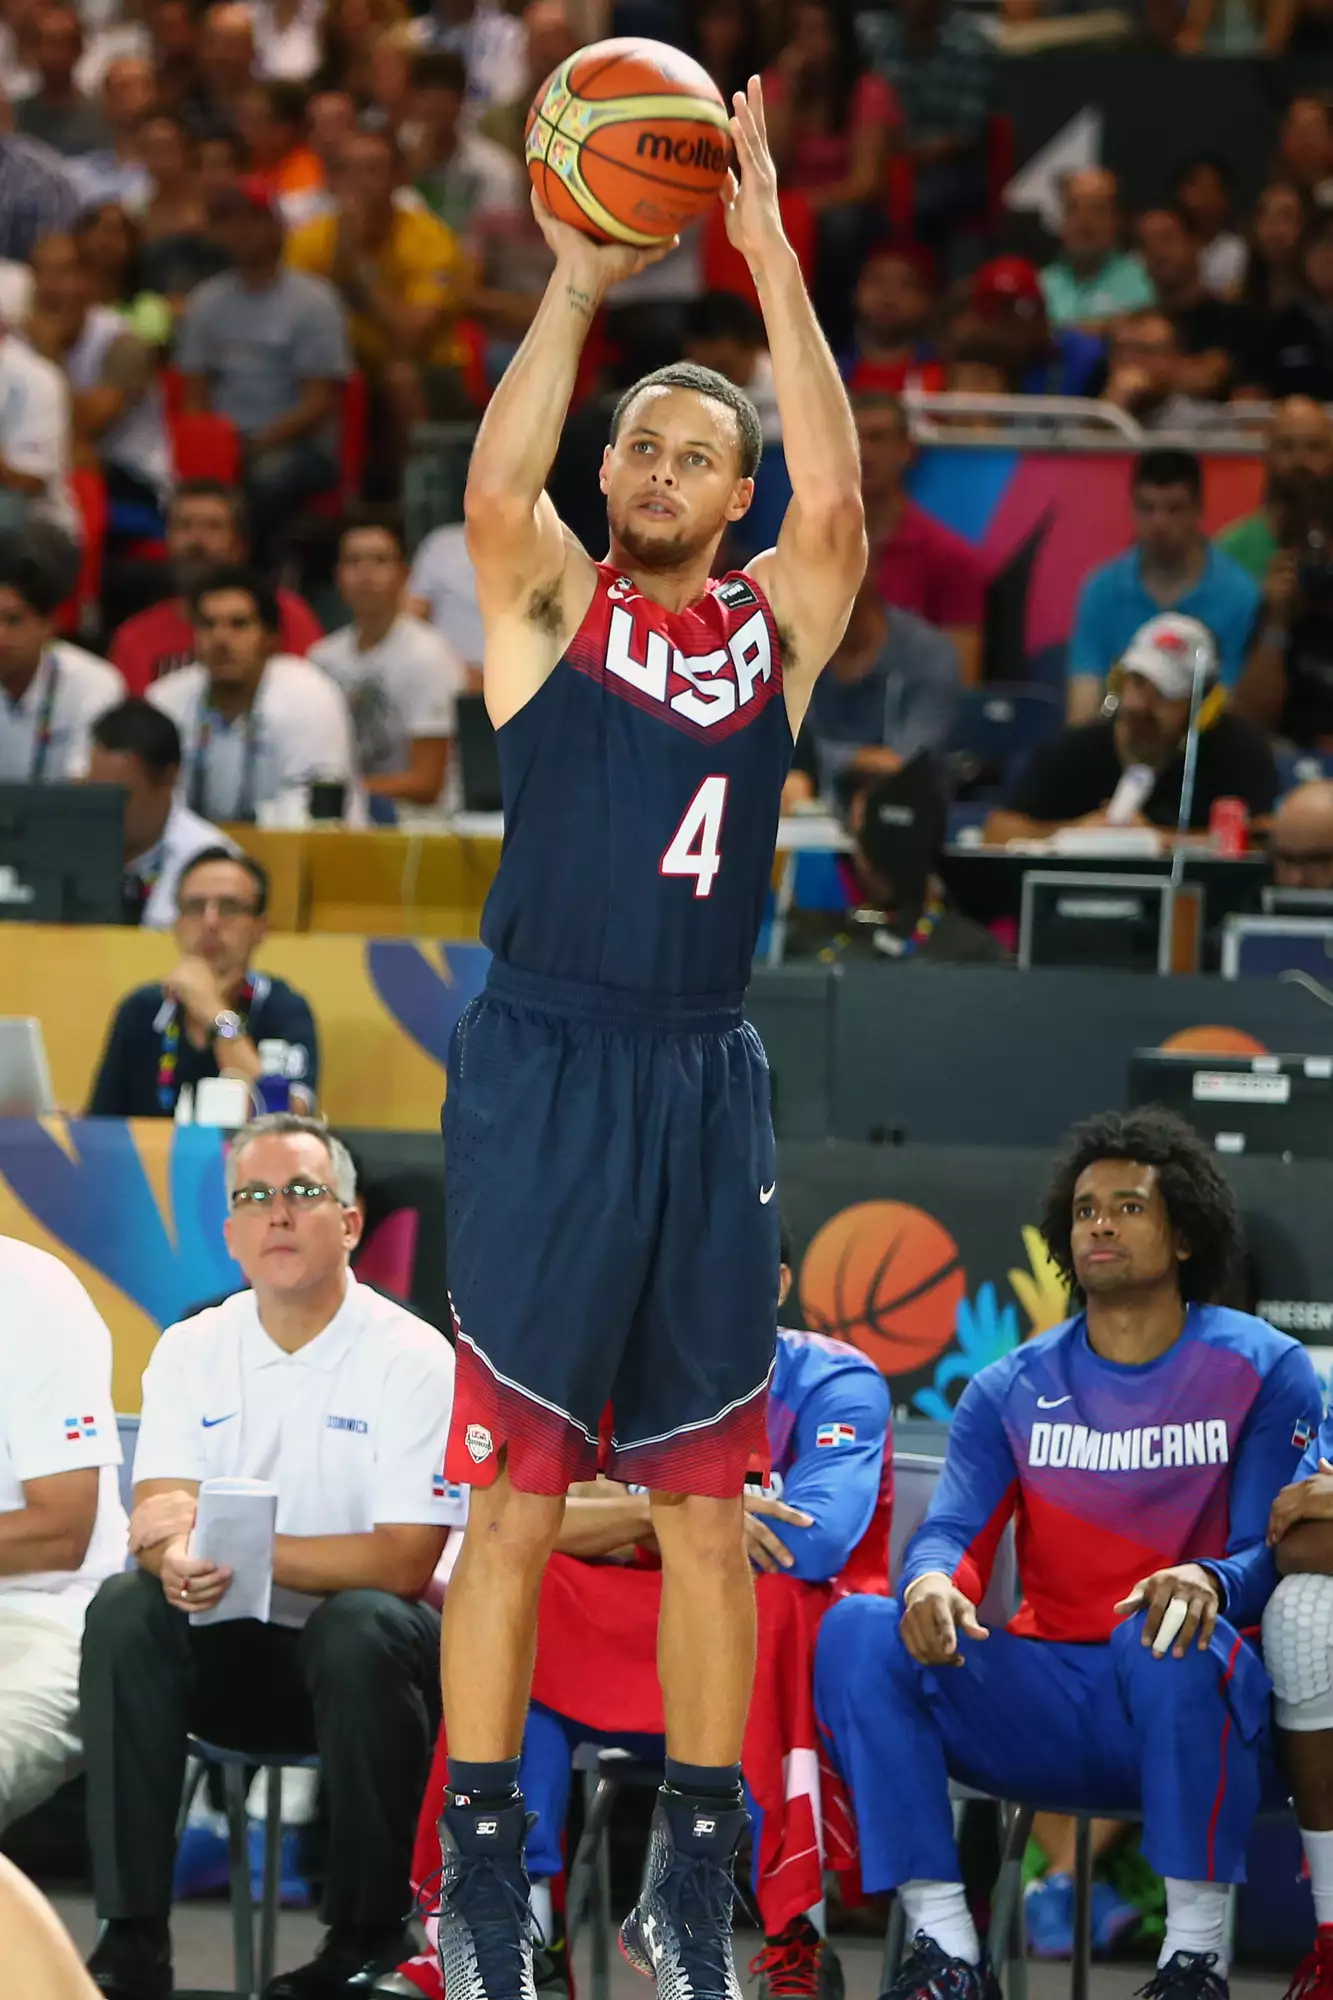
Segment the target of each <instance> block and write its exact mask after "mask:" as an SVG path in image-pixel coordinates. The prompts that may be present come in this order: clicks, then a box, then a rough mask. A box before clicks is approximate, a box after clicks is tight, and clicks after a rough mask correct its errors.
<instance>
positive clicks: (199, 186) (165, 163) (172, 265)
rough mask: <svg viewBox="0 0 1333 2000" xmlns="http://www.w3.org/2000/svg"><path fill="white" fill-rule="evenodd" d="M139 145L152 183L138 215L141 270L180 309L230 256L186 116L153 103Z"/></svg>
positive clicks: (154, 289)
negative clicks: (215, 218)
mask: <svg viewBox="0 0 1333 2000" xmlns="http://www.w3.org/2000/svg"><path fill="white" fill-rule="evenodd" d="M138 144H139V150H140V153H141V156H142V158H143V163H144V167H145V169H146V171H147V173H148V176H149V188H150V192H149V195H148V199H147V201H146V202H145V204H144V207H143V210H142V213H141V214H140V216H139V232H140V239H141V241H140V249H139V273H140V276H141V277H142V279H143V282H144V285H145V286H146V287H147V289H148V290H149V291H150V292H152V293H155V294H156V295H157V296H158V297H160V298H164V299H166V300H167V301H168V302H169V304H170V306H171V309H172V312H173V313H179V312H180V311H181V310H182V308H183V307H184V305H185V301H186V298H187V297H188V295H189V294H190V293H191V292H192V291H193V290H194V288H195V286H196V285H202V284H203V282H204V280H205V279H206V278H216V277H217V276H218V274H219V273H220V272H222V271H225V270H226V269H227V268H228V266H229V264H230V262H231V259H230V257H229V256H228V255H227V251H226V249H225V247H224V245H223V244H222V242H221V240H220V239H219V237H218V234H217V231H216V229H215V227H214V223H213V219H212V217H211V216H210V214H209V210H208V204H207V202H206V200H205V198H204V189H203V180H202V176H201V175H200V173H199V162H198V147H197V145H196V143H195V139H194V135H193V133H192V132H191V130H190V128H189V126H188V125H187V124H186V123H185V121H184V119H183V118H181V117H179V116H178V114H177V113H176V112H174V111H164V110H161V109H160V108H158V107H156V106H155V107H153V108H152V109H150V110H149V111H147V112H145V114H144V116H143V118H142V119H141V120H140V122H139V128H138Z"/></svg>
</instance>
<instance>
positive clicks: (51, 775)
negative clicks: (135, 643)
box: [0, 539, 125, 785]
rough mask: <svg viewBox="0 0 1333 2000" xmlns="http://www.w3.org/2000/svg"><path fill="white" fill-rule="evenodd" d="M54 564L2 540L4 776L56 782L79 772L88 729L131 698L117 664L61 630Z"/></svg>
mask: <svg viewBox="0 0 1333 2000" xmlns="http://www.w3.org/2000/svg"><path fill="white" fill-rule="evenodd" d="M62 594H63V593H62V591H61V588H60V583H59V580H58V579H57V578H56V577H55V575H54V573H53V570H52V567H51V565H49V564H48V563H45V562H43V561H42V560H41V559H40V558H39V557H38V556H37V555H35V554H34V553H31V552H30V551H29V550H27V549H25V548H24V547H23V546H22V545H21V544H20V543H18V542H16V541H14V540H12V539H6V540H5V541H3V542H0V692H3V694H4V700H3V701H0V779H2V780H3V781H4V782H5V783H7V784H19V785H58V784H61V783H63V782H64V781H65V780H66V779H69V778H77V777H81V776H82V774H83V772H84V770H85V768H86V767H87V762H88V749H89V731H90V729H91V728H92V725H93V723H94V722H95V721H96V720H97V717H98V716H99V715H101V713H102V712H103V710H104V709H108V708H113V707H114V706H115V704H116V703H117V702H118V701H122V700H123V699H124V696H125V683H124V682H123V681H122V680H121V678H120V675H119V674H118V673H117V672H116V670H115V668H114V667H111V666H108V665H107V663H106V661H105V660H99V659H95V658H94V657H93V655H92V654H91V653H85V652H84V650H83V648H82V647H81V646H71V645H68V644H67V643H66V642H65V641H64V640H61V639H57V638H56V636H55V614H56V612H57V611H58V610H59V608H60V600H61V596H62Z"/></svg>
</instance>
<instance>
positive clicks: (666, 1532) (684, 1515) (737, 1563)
mask: <svg viewBox="0 0 1333 2000" xmlns="http://www.w3.org/2000/svg"><path fill="white" fill-rule="evenodd" d="M651 1507H652V1520H653V1532H654V1533H655V1535H656V1536H657V1546H658V1548H659V1550H660V1551H661V1556H662V1562H663V1565H664V1567H670V1566H671V1564H672V1563H680V1564H682V1565H688V1566H689V1567H690V1568H691V1569H693V1571H694V1572H695V1573H696V1574H698V1573H700V1572H701V1571H704V1572H707V1571H712V1572H716V1571H718V1570H728V1571H737V1572H739V1571H741V1570H747V1571H748V1567H749V1563H748V1558H747V1556H746V1554H745V1534H744V1518H743V1509H742V1505H741V1501H740V1499H739V1497H737V1498H736V1499H734V1500H715V1499H713V1498H711V1497H710V1496H708V1495H706V1494H700V1493H654V1494H653V1495H652V1498H651Z"/></svg>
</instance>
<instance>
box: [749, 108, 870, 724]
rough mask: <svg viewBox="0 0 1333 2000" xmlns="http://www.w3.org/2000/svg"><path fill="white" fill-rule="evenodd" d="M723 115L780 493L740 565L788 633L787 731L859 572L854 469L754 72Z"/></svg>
mask: <svg viewBox="0 0 1333 2000" xmlns="http://www.w3.org/2000/svg"><path fill="white" fill-rule="evenodd" d="M734 110H735V115H734V116H733V118H732V121H731V135H732V139H733V141H734V142H735V147H736V158H737V163H738V165H739V167H740V183H739V186H738V185H737V183H736V181H735V180H734V179H732V180H731V181H730V182H729V185H728V187H727V188H726V189H725V190H724V191H723V196H722V199H723V201H724V203H725V204H726V210H727V234H728V236H729V237H730V238H731V241H732V242H733V243H734V244H735V246H736V248H737V249H738V250H739V251H740V253H741V255H742V256H743V257H744V259H745V261H746V263H747V264H748V265H749V267H750V274H751V276H752V277H753V279H754V282H755V289H756V290H757V291H758V293H759V303H760V306H761V307H762V309H763V314H764V325H765V327H766V328H767V330H768V348H769V353H770V354H771V356H772V359H773V384H774V387H775V389H776V391H777V399H778V412H779V414H780V416H781V418H782V442H783V448H784V450H785V453H786V458H787V471H788V473H789V474H790V476H791V488H792V500H791V505H790V507H789V508H788V509H787V514H786V518H785V519H784V521H783V523H782V530H781V533H780V534H779V536H778V543H777V547H776V548H775V549H772V550H769V551H767V552H766V553H765V554H764V555H761V556H757V557H756V558H755V560H754V561H753V562H752V563H751V564H750V565H749V569H750V573H751V575H752V576H753V577H754V579H755V581H756V582H757V583H758V584H759V585H760V587H761V588H762V590H763V592H764V594H765V596H766V597H767V598H768V601H769V603H770V604H771V605H772V607H773V613H774V616H775V617H776V619H777V621H778V624H779V625H780V626H781V627H782V628H783V629H784V630H785V631H786V632H787V634H788V635H789V640H790V645H789V648H788V649H787V650H786V652H785V654H784V663H783V686H784V688H785V690H786V696H787V712H788V714H789V715H790V717H791V723H792V729H793V731H795V730H796V729H797V728H798V727H799V725H800V722H801V718H802V716H803V715H804V714H805V710H806V704H807V703H808V702H809V699H810V690H811V689H812V688H813V686H814V684H815V680H816V677H817V676H818V674H819V672H820V669H821V668H822V667H823V665H824V663H825V661H826V660H827V659H828V658H829V655H830V654H831V653H832V652H833V650H834V648H835V646H836V645H837V643H838V641H839V639H840V638H841V637H842V633H843V628H844V627H845V625H846V623H847V618H848V615H849V613H850V611H851V608H852V600H853V598H854V597H855V596H856V592H857V588H858V586H859V585H860V582H861V578H862V576H863V575H864V574H865V566H866V536H865V515H864V512H863V510H862V506H861V462H860V455H859V453H858V451H857V446H856V426H855V424H854V423H853V421H852V412H851V408H850V406H849V404H848V401H847V393H846V391H845V389H844V388H843V386H842V381H841V378H840V377H839V374H838V370H837V367H836V365H835V363H834V360H833V356H832V354H831V353H830V352H829V347H828V342H827V341H826V340H825V338H824V336H823V334H822V332H821V331H820V327H819V322H818V320H817V319H816V318H815V309H814V307H813V306H812V305H811V303H810V297H809V294H808V293H807V291H806V289H805V281H804V279H803V278H802V276H801V267H800V265H799V264H798V263H797V261H796V253H795V251H794V250H793V249H792V247H791V245H790V243H788V241H787V237H786V233H785V231H784V230H783V227H782V216H781V214H780V212H779V209H778V183H777V173H776V170H775V169H774V166H773V158H772V155H771V154H770V152H769V150H768V139H767V135H766V133H765V129H764V100H763V93H762V90H761V88H760V84H759V78H758V77H757V76H752V77H751V78H750V82H749V87H748V89H747V91H746V93H745V94H744V95H743V96H742V95H741V93H740V92H739V91H738V92H737V94H736V97H735V100H734Z"/></svg>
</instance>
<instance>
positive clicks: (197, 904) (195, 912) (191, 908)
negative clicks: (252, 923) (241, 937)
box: [176, 896, 259, 918]
mask: <svg viewBox="0 0 1333 2000" xmlns="http://www.w3.org/2000/svg"><path fill="white" fill-rule="evenodd" d="M176 910H177V914H178V915H180V916H182V917H206V916H207V915H208V913H209V911H210V910H216V911H217V913H218V915H219V916H220V917H224V918H226V917H257V916H258V915H259V911H258V910H257V909H256V907H255V905H254V904H253V903H243V902H242V901H241V899H240V897H239V896H186V897H185V898H184V900H183V901H181V902H179V903H177V905H176Z"/></svg>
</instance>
